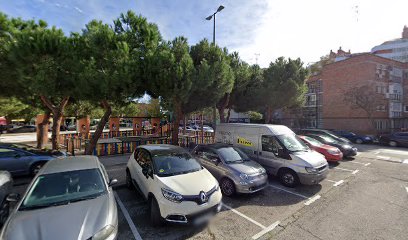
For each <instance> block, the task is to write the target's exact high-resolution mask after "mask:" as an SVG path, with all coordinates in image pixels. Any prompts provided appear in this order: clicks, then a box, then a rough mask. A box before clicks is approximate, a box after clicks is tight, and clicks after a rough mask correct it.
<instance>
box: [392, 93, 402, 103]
mask: <svg viewBox="0 0 408 240" xmlns="http://www.w3.org/2000/svg"><path fill="white" fill-rule="evenodd" d="M401 98H402V96H401V94H398V93H390V94H389V99H390V100H391V101H395V102H401Z"/></svg>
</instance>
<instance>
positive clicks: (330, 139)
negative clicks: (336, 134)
mask: <svg viewBox="0 0 408 240" xmlns="http://www.w3.org/2000/svg"><path fill="white" fill-rule="evenodd" d="M319 137H320V138H322V139H323V140H324V141H325V142H327V143H338V141H336V140H335V139H334V138H331V137H328V136H319Z"/></svg>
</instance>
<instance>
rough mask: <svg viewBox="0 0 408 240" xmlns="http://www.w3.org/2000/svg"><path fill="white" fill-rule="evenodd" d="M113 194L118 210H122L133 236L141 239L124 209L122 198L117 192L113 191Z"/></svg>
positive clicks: (138, 239)
mask: <svg viewBox="0 0 408 240" xmlns="http://www.w3.org/2000/svg"><path fill="white" fill-rule="evenodd" d="M113 195H114V196H115V199H116V202H117V203H118V205H119V207H120V210H121V211H122V213H123V215H124V216H125V219H126V221H127V223H128V224H129V227H130V230H131V231H132V234H133V237H135V239H136V240H142V237H141V236H140V234H139V232H138V231H137V228H136V226H135V224H134V223H133V221H132V218H131V217H130V215H129V212H128V211H127V210H126V207H125V205H123V203H122V200H120V198H119V196H118V194H116V192H113Z"/></svg>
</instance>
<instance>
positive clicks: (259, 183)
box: [235, 173, 268, 193]
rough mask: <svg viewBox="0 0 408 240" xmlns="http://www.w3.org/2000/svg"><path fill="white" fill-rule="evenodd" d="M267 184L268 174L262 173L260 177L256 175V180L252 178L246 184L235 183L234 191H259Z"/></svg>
mask: <svg viewBox="0 0 408 240" xmlns="http://www.w3.org/2000/svg"><path fill="white" fill-rule="evenodd" d="M267 185H268V174H266V173H265V174H262V175H261V177H258V178H257V179H256V180H252V181H251V182H250V183H248V184H245V185H244V184H241V183H239V182H238V183H237V182H236V183H235V187H236V191H237V192H238V193H254V192H258V191H261V190H262V189H264V188H266V187H267Z"/></svg>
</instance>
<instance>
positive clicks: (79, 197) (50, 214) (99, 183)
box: [0, 156, 118, 240]
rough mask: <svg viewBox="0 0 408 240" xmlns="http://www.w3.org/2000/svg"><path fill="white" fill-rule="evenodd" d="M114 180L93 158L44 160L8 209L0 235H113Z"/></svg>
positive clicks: (35, 237)
mask: <svg viewBox="0 0 408 240" xmlns="http://www.w3.org/2000/svg"><path fill="white" fill-rule="evenodd" d="M116 182H117V181H116V180H115V179H113V180H109V178H108V175H107V173H106V171H105V169H104V167H103V165H102V164H101V163H100V162H99V160H98V158H97V157H95V156H78V157H68V158H65V159H56V160H53V161H49V162H48V163H47V164H46V165H45V166H44V167H43V168H42V169H41V170H40V171H39V173H38V174H37V175H36V177H35V178H34V179H33V181H32V182H31V184H30V186H29V187H28V189H27V191H26V193H25V194H24V196H23V198H22V199H21V200H19V202H18V203H17V205H16V208H15V209H14V210H13V211H12V212H11V214H10V217H9V219H8V220H7V221H6V223H5V225H4V227H3V229H2V231H1V234H0V239H19V240H25V239H27V240H40V239H58V240H64V239H67V240H68V239H69V240H72V239H84V240H85V239H104V240H106V239H116V235H117V231H118V213H117V208H116V203H115V198H114V195H113V191H112V188H111V186H112V184H114V183H116ZM7 199H8V200H9V201H13V200H14V201H18V199H19V197H18V195H17V194H12V195H9V197H8V198H7Z"/></svg>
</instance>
